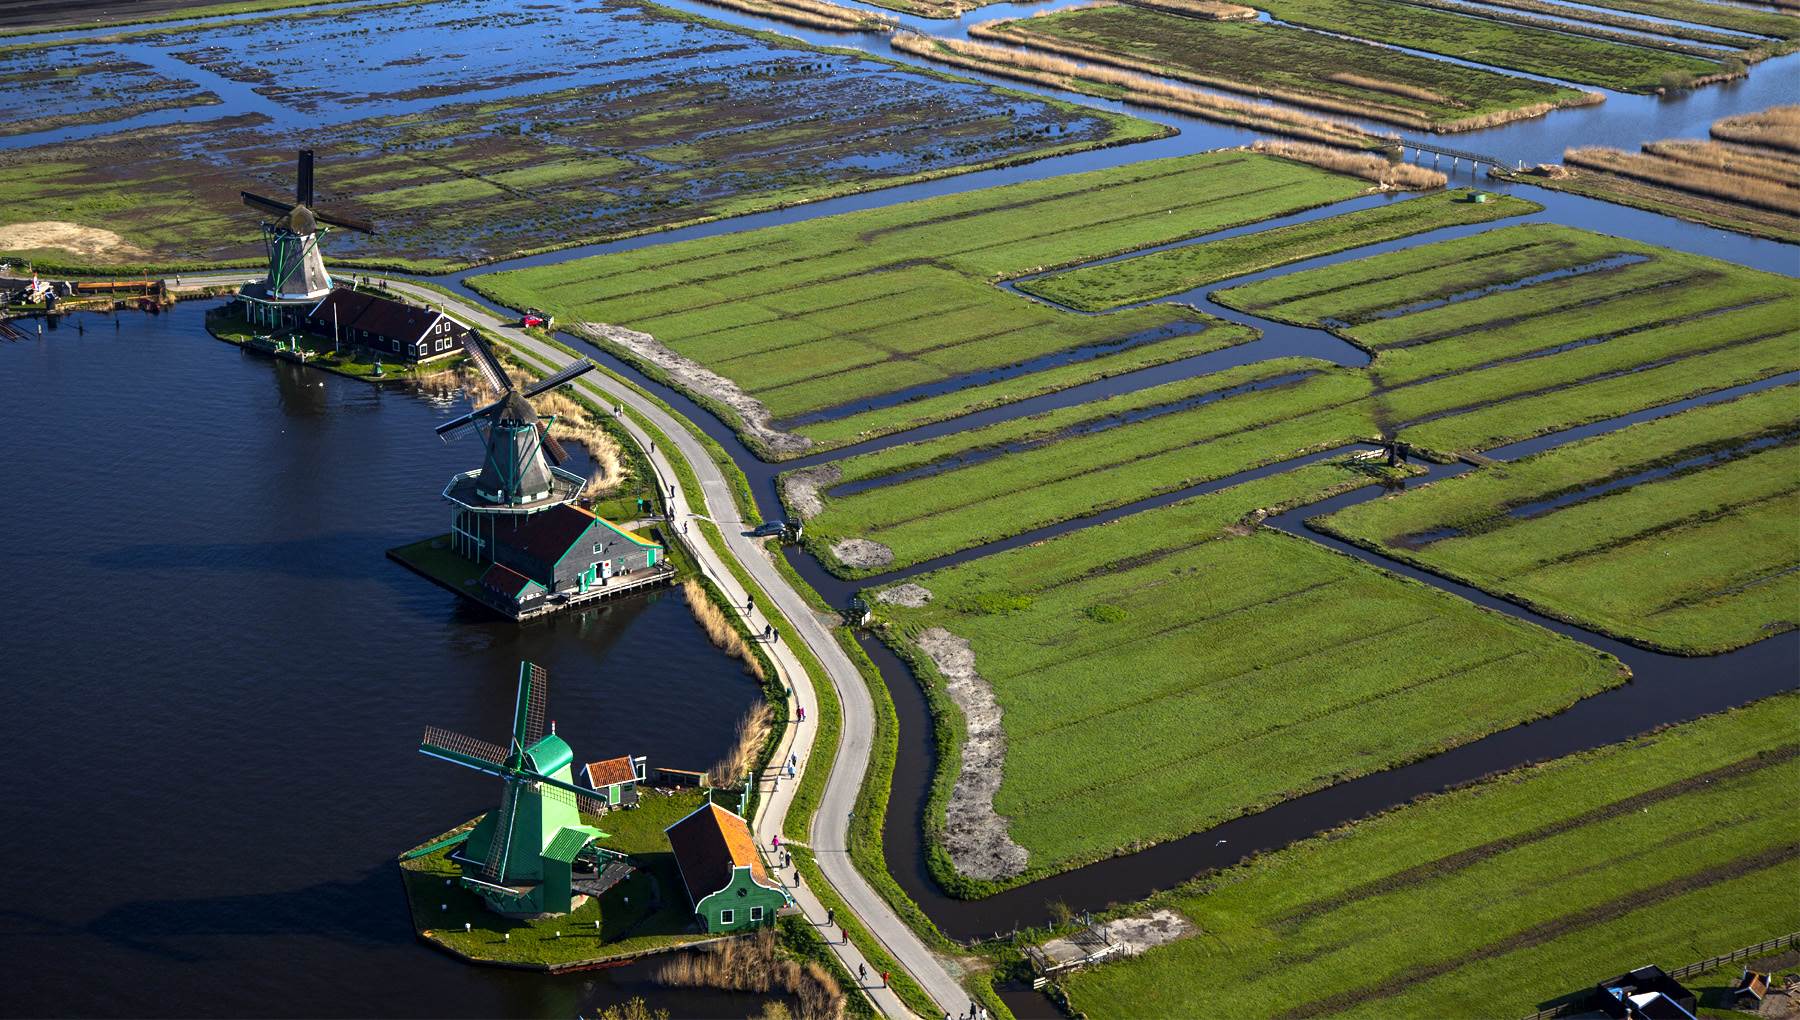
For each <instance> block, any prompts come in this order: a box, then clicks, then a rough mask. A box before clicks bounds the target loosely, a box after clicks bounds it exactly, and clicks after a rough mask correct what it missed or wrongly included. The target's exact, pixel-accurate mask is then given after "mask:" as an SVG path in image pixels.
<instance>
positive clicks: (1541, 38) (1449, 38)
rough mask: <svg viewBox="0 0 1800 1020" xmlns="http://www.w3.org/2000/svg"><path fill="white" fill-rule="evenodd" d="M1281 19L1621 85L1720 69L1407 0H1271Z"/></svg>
mask: <svg viewBox="0 0 1800 1020" xmlns="http://www.w3.org/2000/svg"><path fill="white" fill-rule="evenodd" d="M1260 7H1261V9H1262V10H1266V11H1268V12H1269V13H1270V14H1272V15H1274V17H1275V18H1276V19H1277V20H1280V21H1286V22H1289V23H1292V24H1295V25H1303V26H1306V27H1308V28H1317V29H1323V30H1325V31H1328V32H1338V33H1342V34H1344V35H1350V36H1356V37H1358V38H1362V39H1368V40H1370V41H1373V42H1380V43H1388V44H1390V45H1394V46H1405V47H1408V48H1411V49H1417V50H1424V51H1426V52H1429V53H1441V54H1443V55H1445V56H1449V57H1458V58H1460V59H1463V60H1471V61H1474V62H1476V63H1480V64H1488V65H1491V66H1494V67H1505V68H1511V69H1513V70H1517V71H1526V72H1529V73H1531V74H1541V75H1545V76H1547V77H1551V78H1559V79H1561V80H1563V81H1572V82H1581V83H1584V84H1588V85H1599V86H1602V87H1604V88H1609V89H1617V90H1619V91H1621V92H1652V91H1655V90H1656V89H1658V88H1660V87H1663V86H1664V85H1666V84H1675V85H1684V84H1685V83H1686V82H1687V81H1688V80H1689V79H1691V78H1693V77H1695V76H1699V75H1709V74H1717V73H1719V72H1720V70H1722V65H1721V64H1720V63H1717V62H1715V61H1711V60H1702V59H1701V58H1699V57H1693V56H1688V55H1686V54H1681V53H1671V52H1668V51H1666V50H1659V49H1650V48H1647V47H1640V46H1630V45H1626V44H1624V43H1618V42H1612V41H1609V40H1606V39H1596V38H1592V37H1588V36H1581V35H1571V34H1568V33H1564V32H1557V31H1551V30H1548V29H1544V28H1534V27H1531V26H1526V25H1517V24H1509V23H1507V22H1503V21H1496V20H1493V19H1491V18H1480V17H1472V16H1470V15H1466V14H1458V13H1454V12H1450V11H1442V10H1433V9H1431V8H1427V7H1419V6H1415V5H1412V4H1409V3H1406V2H1405V0H1265V2H1264V3H1262V4H1261V5H1260Z"/></svg>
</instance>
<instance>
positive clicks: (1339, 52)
mask: <svg viewBox="0 0 1800 1020" xmlns="http://www.w3.org/2000/svg"><path fill="white" fill-rule="evenodd" d="M992 29H993V30H992V33H991V34H992V35H994V36H995V37H997V38H1001V39H1010V40H1013V41H1016V42H1020V43H1024V44H1027V45H1030V46H1032V47H1034V48H1037V49H1046V50H1051V51H1053V52H1059V53H1063V54H1065V55H1068V56H1074V57H1079V58H1087V59H1094V60H1101V61H1104V62H1108V63H1117V64H1123V65H1124V66H1127V67H1130V68H1133V69H1138V70H1154V71H1155V72H1157V73H1160V74H1165V75H1168V76H1171V77H1175V78H1179V79H1183V80H1186V81H1192V82H1195V83H1196V84H1200V85H1205V86H1210V87H1213V88H1221V89H1228V90H1231V91H1236V92H1246V93H1250V94H1252V95H1263V94H1274V95H1277V96H1279V97H1280V98H1283V99H1287V100H1289V101H1292V102H1296V103H1298V104H1300V105H1303V106H1310V107H1313V108H1315V109H1322V110H1324V111H1326V112H1329V113H1337V114H1343V115H1348V116H1355V117H1369V118H1373V119H1376V120H1382V121H1388V122H1390V123H1396V124H1400V125H1403V126H1405V127H1410V128H1414V129H1417V130H1433V129H1437V130H1442V129H1445V128H1454V127H1455V126H1456V125H1457V124H1458V122H1463V121H1471V120H1473V121H1475V122H1477V123H1488V122H1489V121H1493V120H1502V119H1510V118H1509V116H1508V115H1509V114H1512V113H1514V112H1515V111H1525V112H1526V113H1532V112H1535V113H1540V114H1541V113H1542V112H1543V110H1544V108H1545V107H1546V106H1558V105H1564V104H1568V103H1574V102H1580V101H1583V96H1582V93H1581V92H1580V91H1578V90H1576V89H1572V88H1568V87H1566V86H1560V85H1554V84H1550V83H1547V82H1539V81H1533V80H1532V79H1529V78H1519V77H1515V76H1513V75H1507V74H1499V73H1496V72H1494V71H1487V70H1482V69H1480V68H1473V67H1463V66H1461V65H1458V64H1452V63H1448V62H1446V61H1442V60H1433V59H1431V58H1429V57H1420V56H1414V55H1412V54H1409V53H1399V52H1395V51H1394V50H1392V49H1390V48H1387V47H1383V46H1374V45H1370V44H1369V43H1366V42H1358V41H1356V40H1353V39H1342V38H1337V37H1333V36H1326V35H1321V34H1319V33H1317V32H1309V31H1306V30H1305V29H1300V28H1295V27H1293V26H1291V25H1280V24H1271V23H1268V22H1257V21H1205V20H1202V19H1199V18H1190V17H1184V16H1182V15H1179V14H1171V13H1166V12H1161V11H1153V10H1148V9H1146V8H1142V7H1135V6H1130V5H1127V4H1106V5H1098V6H1088V7H1076V8H1071V9H1068V10H1063V11H1059V12H1057V13H1055V14H1046V15H1041V16H1036V17H1031V18H1021V19H1019V20H1016V21H1005V22H1001V23H999V24H998V25H995V26H993V27H992Z"/></svg>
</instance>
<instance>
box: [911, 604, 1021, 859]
mask: <svg viewBox="0 0 1800 1020" xmlns="http://www.w3.org/2000/svg"><path fill="white" fill-rule="evenodd" d="M919 650H920V651H922V652H924V653H925V654H926V655H929V656H931V661H932V662H933V663H935V664H936V665H937V669H938V672H939V673H942V674H943V676H944V682H945V687H946V690H947V691H948V692H949V694H950V700H952V701H954V702H956V707H957V708H959V709H961V710H962V714H963V730H964V734H963V746H962V767H961V770H960V771H959V772H958V773H957V777H956V786H955V788H954V789H952V790H951V792H950V806H949V807H948V808H947V809H946V810H945V812H944V849H945V850H946V851H948V852H949V854H950V860H951V862H952V863H954V864H955V865H956V870H957V871H958V872H960V873H962V874H963V875H966V876H968V877H970V878H982V879H1000V878H1011V877H1012V876H1014V875H1017V874H1020V873H1021V872H1023V871H1024V870H1025V865H1026V862H1027V861H1028V860H1029V858H1030V854H1029V852H1028V851H1026V849H1025V848H1024V847H1022V846H1020V845H1019V844H1017V843H1014V842H1013V841H1012V836H1011V835H1010V834H1008V832H1007V825H1006V819H1004V818H1002V817H1000V815H999V814H998V813H996V812H995V811H994V794H995V793H997V792H998V791H999V789H1000V778H1001V767H1002V766H1003V765H1004V764H1005V762H1006V733H1005V731H1004V730H1002V729H1001V728H1000V703H999V701H997V700H996V699H995V698H994V689H993V688H992V687H991V686H989V685H988V682H987V681H986V680H984V679H983V678H982V676H981V674H980V673H977V672H975V651H974V649H972V648H970V647H969V642H968V639H966V638H960V637H957V636H956V635H955V634H952V633H950V632H949V631H947V630H945V629H944V628H942V627H932V628H930V629H928V630H926V631H925V632H924V633H922V634H920V635H919Z"/></svg>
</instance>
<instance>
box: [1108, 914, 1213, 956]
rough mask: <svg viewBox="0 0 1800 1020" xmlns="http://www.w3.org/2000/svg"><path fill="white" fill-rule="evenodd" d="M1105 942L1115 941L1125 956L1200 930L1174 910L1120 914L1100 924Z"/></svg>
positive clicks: (1134, 954)
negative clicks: (1141, 913) (1143, 913)
mask: <svg viewBox="0 0 1800 1020" xmlns="http://www.w3.org/2000/svg"><path fill="white" fill-rule="evenodd" d="M1100 930H1101V931H1102V932H1104V933H1105V934H1106V940H1107V941H1108V942H1117V943H1119V944H1120V945H1122V946H1123V947H1124V948H1123V949H1121V950H1120V952H1122V953H1124V954H1125V955H1126V956H1136V955H1137V954H1139V953H1141V952H1143V951H1144V950H1146V949H1154V948H1156V947H1157V946H1160V945H1163V944H1165V943H1169V942H1173V941H1175V940H1176V939H1181V938H1186V937H1188V936H1189V935H1192V934H1193V933H1194V932H1196V931H1198V930H1199V929H1198V928H1196V927H1195V926H1194V922H1192V921H1190V920H1188V919H1187V918H1185V917H1183V916H1181V915H1180V914H1178V913H1176V912H1175V911H1173V910H1169V909H1166V908H1165V909H1162V910H1157V911H1154V912H1152V913H1151V914H1150V915H1149V916H1148V917H1121V918H1119V919H1118V920H1117V921H1108V922H1106V923H1105V924H1103V925H1101V926H1100Z"/></svg>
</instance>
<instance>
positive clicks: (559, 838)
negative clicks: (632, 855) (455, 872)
mask: <svg viewBox="0 0 1800 1020" xmlns="http://www.w3.org/2000/svg"><path fill="white" fill-rule="evenodd" d="M548 694H549V676H548V674H546V673H545V672H544V670H543V669H542V668H541V667H539V666H537V665H535V664H533V663H530V662H522V663H520V664H519V694H518V700H517V701H516V702H514V705H513V721H512V736H511V742H510V743H509V744H508V745H507V746H506V747H504V748H502V747H499V746H498V745H495V744H490V743H488V742H487V741H484V740H477V739H475V738H474V737H467V736H463V735H462V734H460V733H453V732H451V731H449V730H441V729H438V728H436V727H426V729H425V738H424V740H423V741H422V742H421V743H420V744H419V750H420V752H422V753H424V754H428V755H431V756H432V757H434V758H442V759H444V760H445V761H448V762H454V763H456V764H458V765H461V766H463V767H465V768H471V769H474V770H475V771H477V772H481V773H485V774H486V775H490V776H498V777H499V778H500V779H501V780H502V781H503V782H504V786H503V787H502V789H501V794H500V806H499V807H498V808H496V809H495V810H493V811H489V812H488V813H487V815H486V816H484V817H483V818H482V819H481V821H480V822H479V823H477V824H476V826H475V829H474V831H472V832H470V833H469V838H468V839H467V840H466V841H465V842H464V843H463V844H462V847H461V848H460V849H458V850H457V851H456V854H455V856H454V859H455V860H457V861H458V862H459V863H460V864H461V865H462V868H463V874H462V884H463V886H464V887H465V888H468V889H471V890H473V891H474V892H476V893H479V894H480V895H481V897H482V898H483V899H485V900H487V903H488V906H489V907H491V908H492V909H494V910H496V911H498V912H500V913H503V914H509V915H537V914H562V913H567V912H568V911H569V910H571V909H573V906H574V896H575V885H574V868H575V861H576V858H577V857H579V856H581V855H582V854H584V853H587V854H589V855H590V856H591V855H595V854H597V855H599V856H602V857H611V858H622V857H623V855H620V854H616V853H614V852H613V851H610V850H601V849H600V848H598V847H594V846H593V845H592V844H593V843H594V841H595V840H597V839H604V838H606V833H604V832H601V831H600V830H599V829H596V828H594V827H593V826H591V825H583V824H581V811H582V809H586V810H588V811H590V812H593V813H596V814H597V813H599V812H601V811H604V810H605V808H604V807H603V806H602V805H601V803H600V801H599V800H597V799H596V798H595V796H594V793H593V791H592V790H584V789H582V788H581V787H579V786H576V785H575V783H574V775H573V771H572V769H571V765H572V763H573V762H574V760H575V753H574V752H573V751H571V750H570V749H569V745H568V744H567V743H565V742H564V741H563V739H562V738H561V737H559V736H557V735H556V727H555V724H554V723H553V724H551V728H550V732H549V733H547V734H546V733H545V732H544V702H545V700H546V698H547V696H548ZM583 884H584V885H586V884H588V883H583Z"/></svg>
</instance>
